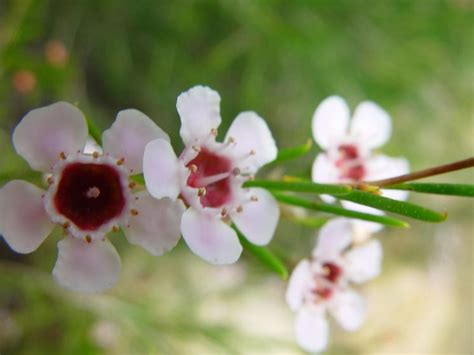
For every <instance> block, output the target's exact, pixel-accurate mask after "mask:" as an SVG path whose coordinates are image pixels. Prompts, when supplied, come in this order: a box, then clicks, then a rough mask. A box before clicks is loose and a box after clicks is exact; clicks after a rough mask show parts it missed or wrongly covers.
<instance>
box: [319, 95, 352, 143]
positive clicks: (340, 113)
mask: <svg viewBox="0 0 474 355" xmlns="http://www.w3.org/2000/svg"><path fill="white" fill-rule="evenodd" d="M349 116H350V111H349V107H348V106H347V104H346V102H345V101H344V99H343V98H341V97H339V96H330V97H328V98H327V99H325V100H324V101H323V102H321V103H320V104H319V106H318V107H317V108H316V111H315V112H314V114H313V120H312V130H313V138H314V140H315V141H316V143H318V145H319V146H320V147H321V148H323V149H328V148H330V147H333V146H336V145H338V144H339V143H341V140H342V139H343V138H344V137H345V136H346V135H347V132H348V128H349Z"/></svg>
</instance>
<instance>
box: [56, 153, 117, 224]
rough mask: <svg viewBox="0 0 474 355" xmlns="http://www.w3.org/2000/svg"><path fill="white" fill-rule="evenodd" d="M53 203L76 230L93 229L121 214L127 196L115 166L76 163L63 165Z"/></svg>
mask: <svg viewBox="0 0 474 355" xmlns="http://www.w3.org/2000/svg"><path fill="white" fill-rule="evenodd" d="M53 203H54V206H55V208H56V210H57V211H58V213H59V214H61V215H63V216H65V217H66V218H68V219H69V220H70V221H71V222H72V223H74V224H75V225H76V226H77V227H78V228H79V229H81V230H84V231H94V230H96V229H98V228H99V227H101V226H102V225H104V224H105V223H107V222H109V221H110V220H112V219H113V218H116V217H118V216H120V215H121V214H122V211H123V210H124V207H125V205H126V198H125V196H124V191H123V186H122V183H121V180H120V174H119V172H118V171H117V170H116V168H115V167H113V166H111V165H108V164H94V163H78V162H75V163H71V164H68V165H67V166H65V167H64V169H63V171H62V173H61V176H60V180H59V182H58V187H57V190H56V193H55V195H54V197H53Z"/></svg>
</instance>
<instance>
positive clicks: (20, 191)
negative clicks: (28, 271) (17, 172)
mask: <svg viewBox="0 0 474 355" xmlns="http://www.w3.org/2000/svg"><path fill="white" fill-rule="evenodd" d="M43 193H44V192H43V191H42V190H40V189H39V188H37V187H36V186H34V185H32V184H30V183H28V182H26V181H19V180H13V181H10V182H9V183H8V184H6V185H5V186H4V187H2V188H1V189H0V234H2V235H3V237H4V238H5V240H6V242H7V243H8V245H9V246H10V248H12V249H13V250H14V251H16V252H17V253H22V254H27V253H31V252H33V251H35V250H36V249H37V248H38V247H39V246H40V245H41V243H43V241H44V240H45V239H46V237H47V236H48V235H49V234H50V233H51V231H52V230H53V227H54V224H53V223H51V221H50V219H49V217H48V215H47V213H46V211H45V209H44V204H43V199H42V197H41V195H42V194H43Z"/></svg>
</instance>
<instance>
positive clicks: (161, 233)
mask: <svg viewBox="0 0 474 355" xmlns="http://www.w3.org/2000/svg"><path fill="white" fill-rule="evenodd" d="M134 196H135V197H136V198H138V200H136V201H135V202H134V204H135V205H134V208H135V209H136V210H137V211H138V215H136V216H132V217H131V218H130V222H129V226H127V227H125V228H124V229H123V230H124V233H125V235H126V237H127V239H128V241H129V242H130V243H132V244H137V245H140V246H141V247H143V248H144V249H146V250H147V251H148V252H150V253H151V254H153V255H162V254H164V253H166V252H167V251H169V250H171V249H173V248H174V247H175V246H176V244H178V241H179V238H180V237H181V231H180V224H181V216H182V214H183V212H184V205H183V203H182V202H181V201H180V200H177V201H172V200H170V199H168V198H162V199H156V198H153V197H151V196H150V195H149V194H148V192H146V191H142V192H139V193H137V194H135V195H134Z"/></svg>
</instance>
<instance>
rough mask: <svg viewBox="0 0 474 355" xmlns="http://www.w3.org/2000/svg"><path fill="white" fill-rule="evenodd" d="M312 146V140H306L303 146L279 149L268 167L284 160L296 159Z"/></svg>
mask: <svg viewBox="0 0 474 355" xmlns="http://www.w3.org/2000/svg"><path fill="white" fill-rule="evenodd" d="M312 146H313V140H312V139H311V138H308V140H307V141H306V143H305V144H303V145H299V146H297V147H291V148H285V149H280V150H279V151H278V155H277V157H276V158H275V160H273V161H271V162H270V163H268V165H273V164H278V163H281V162H283V161H286V160H291V159H297V158H299V157H302V156H303V155H305V154H306V153H308V152H309V151H310V149H311V147H312Z"/></svg>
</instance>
